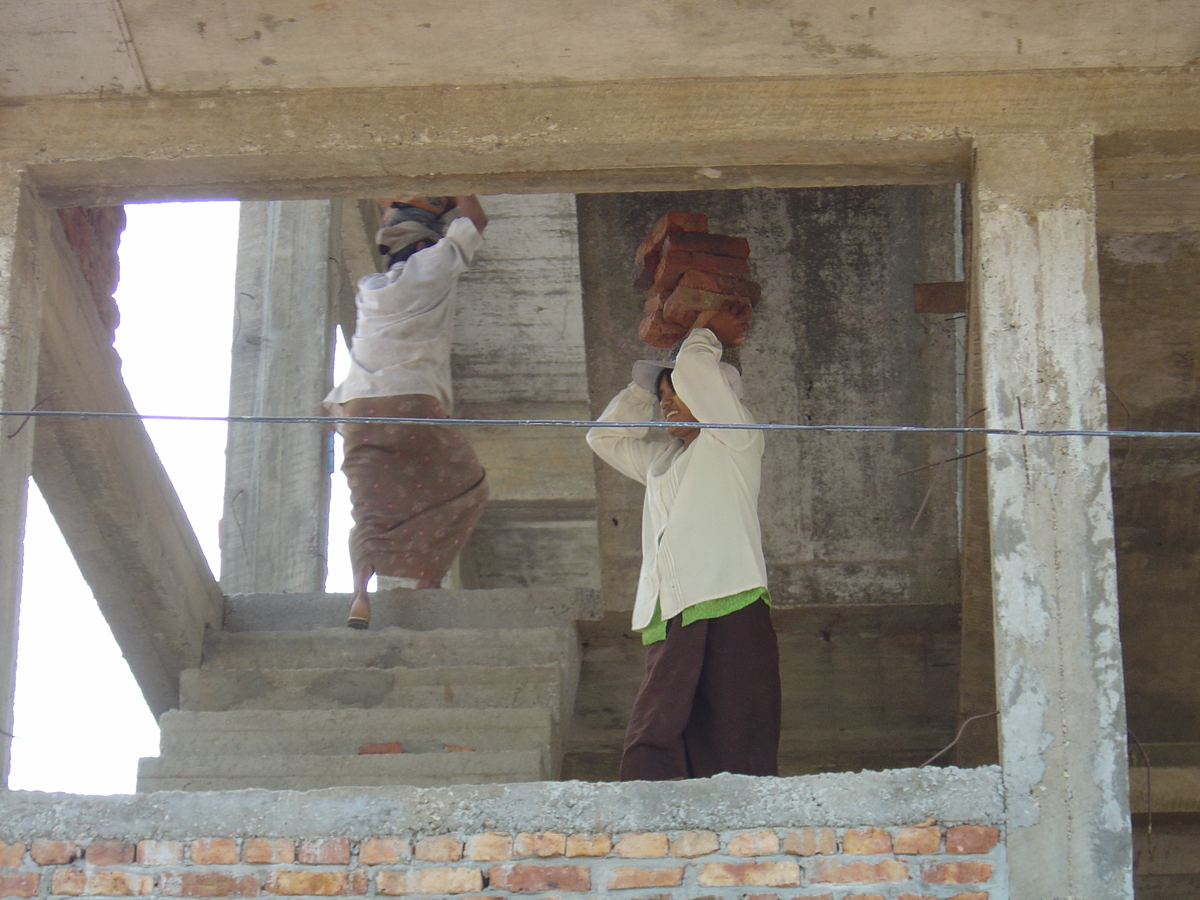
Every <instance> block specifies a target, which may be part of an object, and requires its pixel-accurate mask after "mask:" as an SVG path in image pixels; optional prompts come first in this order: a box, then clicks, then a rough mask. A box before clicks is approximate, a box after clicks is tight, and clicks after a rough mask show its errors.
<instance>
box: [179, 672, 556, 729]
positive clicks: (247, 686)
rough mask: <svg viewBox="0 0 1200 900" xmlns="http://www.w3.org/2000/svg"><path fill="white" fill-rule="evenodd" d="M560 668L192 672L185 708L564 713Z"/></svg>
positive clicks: (184, 683)
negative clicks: (528, 709) (537, 709)
mask: <svg viewBox="0 0 1200 900" xmlns="http://www.w3.org/2000/svg"><path fill="white" fill-rule="evenodd" d="M562 687H563V676H562V672H561V670H560V669H559V667H558V666H553V665H549V666H502V667H495V666H435V667H431V668H427V669H395V668H393V669H377V668H337V669H187V670H185V671H184V672H183V673H181V675H180V682H179V691H180V707H181V708H182V709H184V710H191V711H196V712H221V711H225V710H233V709H280V710H286V709H291V710H300V709H381V708H398V709H399V708H420V709H436V708H442V709H487V708H497V709H499V708H520V707H541V708H544V709H549V710H552V711H553V712H554V715H555V717H556V718H557V717H560V716H561V715H562V706H563V705H564V704H563V689H562Z"/></svg>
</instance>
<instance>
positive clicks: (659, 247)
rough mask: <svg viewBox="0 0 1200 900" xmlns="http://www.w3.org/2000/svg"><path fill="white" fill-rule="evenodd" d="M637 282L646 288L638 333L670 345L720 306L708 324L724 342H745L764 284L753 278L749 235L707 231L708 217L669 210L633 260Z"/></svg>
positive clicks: (654, 342) (730, 344) (659, 344)
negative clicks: (703, 315) (707, 312)
mask: <svg viewBox="0 0 1200 900" xmlns="http://www.w3.org/2000/svg"><path fill="white" fill-rule="evenodd" d="M633 286H634V287H635V288H638V289H641V290H648V292H649V293H648V296H647V299H646V317H645V318H644V319H642V324H641V327H640V328H639V329H638V338H639V339H641V340H642V341H644V342H645V343H647V344H649V345H650V346H652V347H662V348H666V347H671V346H673V345H674V344H675V342H676V341H678V340H679V339H680V338H682V337H683V336H684V335H685V334H687V332H688V330H689V329H690V328H691V327H692V323H693V322H695V321H696V317H697V316H698V315H699V314H700V312H701V311H702V310H716V315H714V316H713V317H712V318H711V319H710V320H709V321H708V328H709V330H710V331H712V333H713V334H715V335H716V336H717V340H719V341H720V342H721V343H722V344H724V345H725V346H726V347H736V346H738V345H739V344H741V342H742V339H743V337H744V336H745V334H746V326H748V325H749V324H750V317H751V316H752V315H753V314H754V306H755V304H757V303H758V301H759V298H760V297H761V296H762V288H761V287H760V286H759V285H758V284H756V283H755V282H753V281H751V280H750V244H749V243H747V241H746V239H745V238H742V237H731V236H729V235H725V234H709V232H708V216H705V215H702V214H700V213H689V212H669V213H667V214H666V215H665V216H663V217H662V218H661V219H659V220H658V222H657V223H656V224H655V226H654V227H653V228H651V229H650V233H649V234H647V235H646V238H645V240H643V241H642V243H641V246H639V247H638V251H637V256H636V257H635V258H634V264H633Z"/></svg>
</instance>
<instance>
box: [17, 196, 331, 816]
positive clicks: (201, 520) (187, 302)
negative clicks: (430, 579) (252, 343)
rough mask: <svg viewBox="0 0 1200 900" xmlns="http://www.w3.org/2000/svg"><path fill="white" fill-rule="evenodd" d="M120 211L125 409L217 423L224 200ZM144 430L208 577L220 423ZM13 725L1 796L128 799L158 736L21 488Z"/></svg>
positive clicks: (224, 296)
mask: <svg viewBox="0 0 1200 900" xmlns="http://www.w3.org/2000/svg"><path fill="white" fill-rule="evenodd" d="M126 213H127V215H128V219H129V224H128V227H127V228H126V231H125V233H124V235H123V236H122V239H121V248H120V254H121V283H120V286H119V288H118V290H117V294H116V299H117V305H118V307H119V308H120V311H121V325H120V327H119V328H118V329H117V340H116V347H117V352H118V353H119V354H120V356H121V359H122V360H123V363H122V372H123V374H124V377H125V382H126V384H127V385H128V387H129V391H130V394H131V395H132V396H133V402H134V404H135V405H136V406H137V408H138V410H139V411H140V412H142V413H159V414H163V413H166V414H184V415H202V416H224V415H226V414H227V412H228V409H229V347H230V340H231V335H232V331H233V300H234V272H235V265H236V257H237V224H238V204H237V203H236V202H226V203H187V204H183V203H169V204H145V205H138V206H127V207H126ZM340 346H341V341H340V340H339V347H340ZM261 427H271V426H261ZM146 428H147V431H148V432H149V434H150V437H151V439H152V440H153V441H154V445H155V447H156V449H157V450H158V454H159V457H160V458H161V459H162V462H163V465H164V467H165V468H166V470H167V473H168V475H170V477H171V480H172V482H173V483H174V485H175V490H176V491H177V493H178V494H179V498H180V500H181V502H182V503H183V507H184V509H185V510H186V511H187V514H188V517H189V518H190V519H191V522H192V527H193V529H194V530H195V532H196V536H197V538H198V539H199V541H200V545H201V547H202V548H203V550H204V553H205V555H206V556H207V558H208V563H209V566H210V567H211V568H212V570H213V573H214V575H216V574H217V573H218V572H219V570H220V553H219V546H218V536H217V527H218V522H219V521H220V518H221V507H222V496H223V492H224V479H225V425H224V423H198V422H148V423H147V425H146ZM338 444H339V451H340V441H339V442H338ZM340 462H341V461H340V459H339V460H338V461H337V463H338V464H339V465H340ZM344 485H345V480H344V479H343V478H342V477H341V476H340V475H338V476H336V477H335V478H334V479H333V500H332V504H331V505H332V506H333V507H334V509H335V513H334V514H333V516H332V517H331V518H332V521H331V525H330V533H331V535H332V542H331V543H332V548H331V549H332V552H331V553H330V556H329V561H330V575H329V580H328V583H327V589H328V590H332V591H339V592H346V591H349V590H350V587H349V585H350V573H349V564H348V562H347V561H346V559H345V556H346V554H345V551H344V549H343V547H344V544H345V535H346V532H347V529H348V523H349V499H348V497H347V496H346V490H345V486H344ZM14 719H15V721H14V727H13V733H14V735H15V739H14V740H13V742H12V767H11V771H10V775H9V787H10V788H12V789H13V790H36V791H69V792H72V793H83V794H113V793H133V791H134V790H135V783H136V777H137V760H138V758H139V757H142V756H157V755H158V726H157V724H156V723H155V721H154V718H153V716H151V714H150V711H149V710H148V709H147V708H146V704H145V702H144V701H143V700H142V696H141V693H140V692H139V691H138V688H137V685H136V684H135V682H134V680H133V677H132V675H130V673H129V668H128V666H127V665H126V664H125V661H124V659H123V658H122V657H121V653H120V650H118V648H117V645H116V643H115V641H113V638H112V634H111V632H110V631H109V629H108V625H107V624H106V623H105V621H104V619H103V617H102V616H101V615H100V612H99V610H98V609H97V607H96V603H95V600H94V599H93V598H92V595H91V591H90V590H89V589H88V587H87V585H86V584H85V583H84V581H83V578H82V576H80V574H79V570H78V568H77V567H76V566H75V562H74V560H73V559H72V558H71V554H70V551H69V550H68V549H67V547H66V544H65V543H64V542H63V540H62V537H61V535H60V534H59V532H58V528H57V526H56V525H55V524H54V520H53V518H52V517H51V516H50V512H49V510H48V509H47V508H46V505H45V502H44V501H43V500H42V498H41V495H40V494H38V492H37V489H36V487H34V485H33V482H32V481H31V482H30V496H29V516H28V520H27V523H26V529H25V569H24V578H23V589H22V599H21V624H20V638H19V645H18V650H17V686H16V701H15V708H14Z"/></svg>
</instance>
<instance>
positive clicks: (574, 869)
mask: <svg viewBox="0 0 1200 900" xmlns="http://www.w3.org/2000/svg"><path fill="white" fill-rule="evenodd" d="M1002 871H1003V845H1002V844H1001V843H1000V834H999V831H998V830H997V829H996V828H994V827H991V826H986V825H954V826H952V827H947V828H944V827H941V826H940V825H937V824H934V823H931V822H926V823H922V824H920V825H912V826H905V827H890V828H874V827H870V826H867V827H861V828H779V829H770V828H768V829H758V830H748V831H730V832H721V833H718V832H714V831H675V832H639V833H633V834H620V833H618V834H606V833H600V834H568V833H564V832H539V833H526V832H516V833H513V832H484V833H478V834H434V835H425V836H416V837H410V836H397V835H386V834H384V835H379V836H376V837H370V838H367V839H362V840H352V839H348V838H345V837H332V838H328V837H327V838H320V839H294V840H293V839H287V838H282V839H276V838H229V837H220V836H211V837H205V838H198V839H192V840H144V841H139V842H133V841H127V840H92V841H90V842H89V843H87V844H80V843H76V842H71V841H64V840H48V839H41V838H39V837H38V836H37V835H34V834H31V835H29V836H28V839H27V840H23V841H12V842H0V897H51V896H53V897H81V896H82V897H128V896H156V897H257V896H268V895H279V896H291V897H294V896H359V897H393V896H413V897H419V896H426V897H429V896H448V895H449V896H455V897H463V898H472V897H473V898H482V897H508V896H521V897H530V898H531V900H532V898H536V897H544V898H551V897H553V898H561V900H569V898H574V897H578V898H581V900H582V898H584V897H601V896H604V897H628V898H630V900H651V898H653V900H674V898H680V900H683V898H688V900H695V898H701V897H705V898H707V897H711V898H714V900H715V898H738V900H790V898H809V900H817V898H821V900H999V898H1001V897H1003V896H1006V895H1007V893H1006V891H1005V890H1003V889H1002V883H1003V876H1002V874H1001V873H1002ZM993 892H994V893H993Z"/></svg>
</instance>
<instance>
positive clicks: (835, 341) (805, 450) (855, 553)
mask: <svg viewBox="0 0 1200 900" xmlns="http://www.w3.org/2000/svg"><path fill="white" fill-rule="evenodd" d="M577 202H578V206H579V212H580V216H579V218H580V252H581V271H582V277H583V286H584V320H585V325H586V334H587V338H588V341H587V346H588V377H589V392H590V399H591V403H592V413H593V414H597V413H599V411H600V410H601V409H602V408H603V406H604V404H605V403H606V402H607V401H608V399H609V398H610V397H611V396H612V395H613V394H614V393H615V392H616V391H617V390H619V389H620V388H622V387H624V386H625V384H627V383H628V381H629V368H630V364H631V363H632V361H633V360H634V359H636V358H639V357H652V356H662V355H665V352H664V351H656V350H654V349H653V348H650V347H648V346H646V345H645V344H641V343H639V342H638V340H637V326H638V322H639V320H640V319H641V316H642V312H641V308H642V303H643V302H644V300H645V296H644V294H642V293H639V292H637V291H635V290H634V289H633V288H632V287H631V286H630V281H631V276H630V269H631V267H632V260H633V254H634V250H635V249H636V246H637V244H638V242H639V241H640V239H641V237H642V236H643V235H644V234H645V233H646V231H647V230H648V229H649V227H650V226H651V225H652V224H653V223H654V221H655V220H656V219H657V218H658V217H659V216H660V215H662V213H664V212H666V211H667V210H671V209H684V210H691V211H696V212H704V213H707V214H708V215H709V217H710V228H711V230H712V231H714V232H721V233H724V234H734V235H744V236H746V237H747V238H748V239H749V241H750V246H751V254H752V255H751V262H752V267H753V271H754V275H755V278H756V280H758V281H759V282H761V283H762V285H763V289H764V293H763V300H762V302H761V304H760V305H759V307H758V310H757V312H756V316H755V320H754V322H753V323H752V324H751V326H750V329H749V331H748V333H747V337H746V340H745V343H744V344H743V345H742V348H741V357H742V363H743V367H744V369H745V383H746V402H747V405H748V406H749V407H750V409H751V410H753V411H754V413H755V414H756V415H757V416H758V418H759V420H760V421H762V422H811V423H842V424H952V423H953V422H954V421H955V420H956V415H957V413H956V402H957V397H956V390H957V388H956V375H955V353H956V339H957V338H956V336H957V323H956V322H954V321H951V320H949V319H948V317H946V316H942V315H928V314H925V315H918V314H916V313H914V312H913V311H912V308H913V307H912V284H913V283H914V282H923V281H948V280H953V279H954V277H955V273H956V268H955V264H956V251H955V247H956V244H955V236H956V234H957V231H958V221H957V216H956V211H955V210H956V206H955V188H954V187H953V186H952V185H947V186H943V187H935V188H930V187H919V188H913V187H880V188H839V189H819V190H788V191H770V190H754V191H726V192H705V193H691V192H685V193H664V194H625V195H587V196H580V197H579V198H578V201H577ZM955 448H956V441H955V440H954V439H953V438H952V437H940V438H928V437H912V436H897V435H831V434H804V435H799V436H798V435H796V434H769V435H768V437H767V452H766V457H765V459H764V465H763V490H762V495H761V497H760V518H761V520H762V524H763V534H764V543H765V550H766V556H767V565H768V568H769V576H770V586H771V594H772V599H773V601H774V603H775V605H776V607H777V609H776V614H775V622H776V628H777V630H778V631H779V633H780V649H781V668H782V675H783V684H784V719H783V736H782V741H781V755H780V764H781V767H782V771H784V772H786V773H787V774H799V773H803V772H814V771H831V770H839V769H854V768H860V767H890V766H902V765H915V764H919V763H921V762H923V761H924V760H925V759H927V758H929V757H930V756H932V755H933V754H934V753H935V752H936V751H937V750H939V749H940V748H941V747H943V746H945V744H947V743H949V742H950V740H951V739H952V738H953V731H954V715H955V706H956V704H955V700H954V692H955V690H956V684H955V674H956V670H957V654H958V623H957V619H956V604H957V602H958V592H957V584H958V577H957V566H958V561H957V553H958V533H957V528H958V522H957V509H956V501H955V489H956V483H955V479H954V477H952V476H950V473H949V472H943V473H942V475H941V477H940V478H939V479H938V481H937V484H936V485H935V487H934V490H933V492H932V493H931V495H930V498H929V502H928V505H927V507H926V509H925V511H924V513H923V514H922V516H921V517H920V520H919V521H917V522H916V526H915V527H913V523H914V520H916V518H917V512H918V510H919V509H920V507H921V504H922V502H923V500H924V497H925V493H926V490H927V489H928V488H929V486H930V483H931V481H932V480H933V475H934V470H932V469H929V470H925V471H923V472H917V473H914V474H911V475H904V474H902V473H904V472H905V471H906V470H909V469H913V468H916V467H918V466H921V465H926V464H929V463H936V462H937V461H938V460H940V459H943V458H945V457H949V456H953V455H954V453H955ZM595 471H596V484H597V491H598V510H597V522H598V523H599V529H600V539H601V555H602V559H603V561H604V568H603V576H604V580H603V591H604V599H605V603H606V605H607V608H608V610H609V611H610V613H609V615H608V616H607V617H606V619H605V620H604V621H603V622H600V623H588V624H587V625H585V626H584V629H583V633H584V667H583V675H582V679H581V685H580V695H579V702H578V704H577V715H576V720H575V723H574V725H573V730H572V739H571V742H570V743H569V745H568V756H567V762H566V764H567V772H568V773H569V774H572V775H573V776H574V777H586V778H611V777H615V772H616V755H617V754H616V748H619V746H620V732H621V729H623V727H624V722H625V717H626V716H627V714H628V709H629V705H630V703H631V702H632V698H633V695H634V693H635V691H636V688H637V684H638V680H639V678H640V675H641V660H642V649H641V647H640V645H639V644H638V642H637V639H636V636H634V635H632V634H631V633H630V631H629V613H628V611H627V610H628V609H629V608H630V607H631V606H632V601H633V596H634V588H635V583H636V576H637V571H638V566H639V565H640V528H641V506H642V488H641V486H640V485H638V484H636V483H634V482H633V481H631V480H629V479H627V478H625V477H624V476H622V475H620V474H618V473H617V472H616V471H615V470H613V469H611V468H610V467H608V466H607V465H605V464H603V463H600V462H599V461H597V462H596V464H595ZM881 684H886V685H887V686H888V687H887V689H886V690H884V691H882V692H881V691H880V690H879V686H880V685H881Z"/></svg>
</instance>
